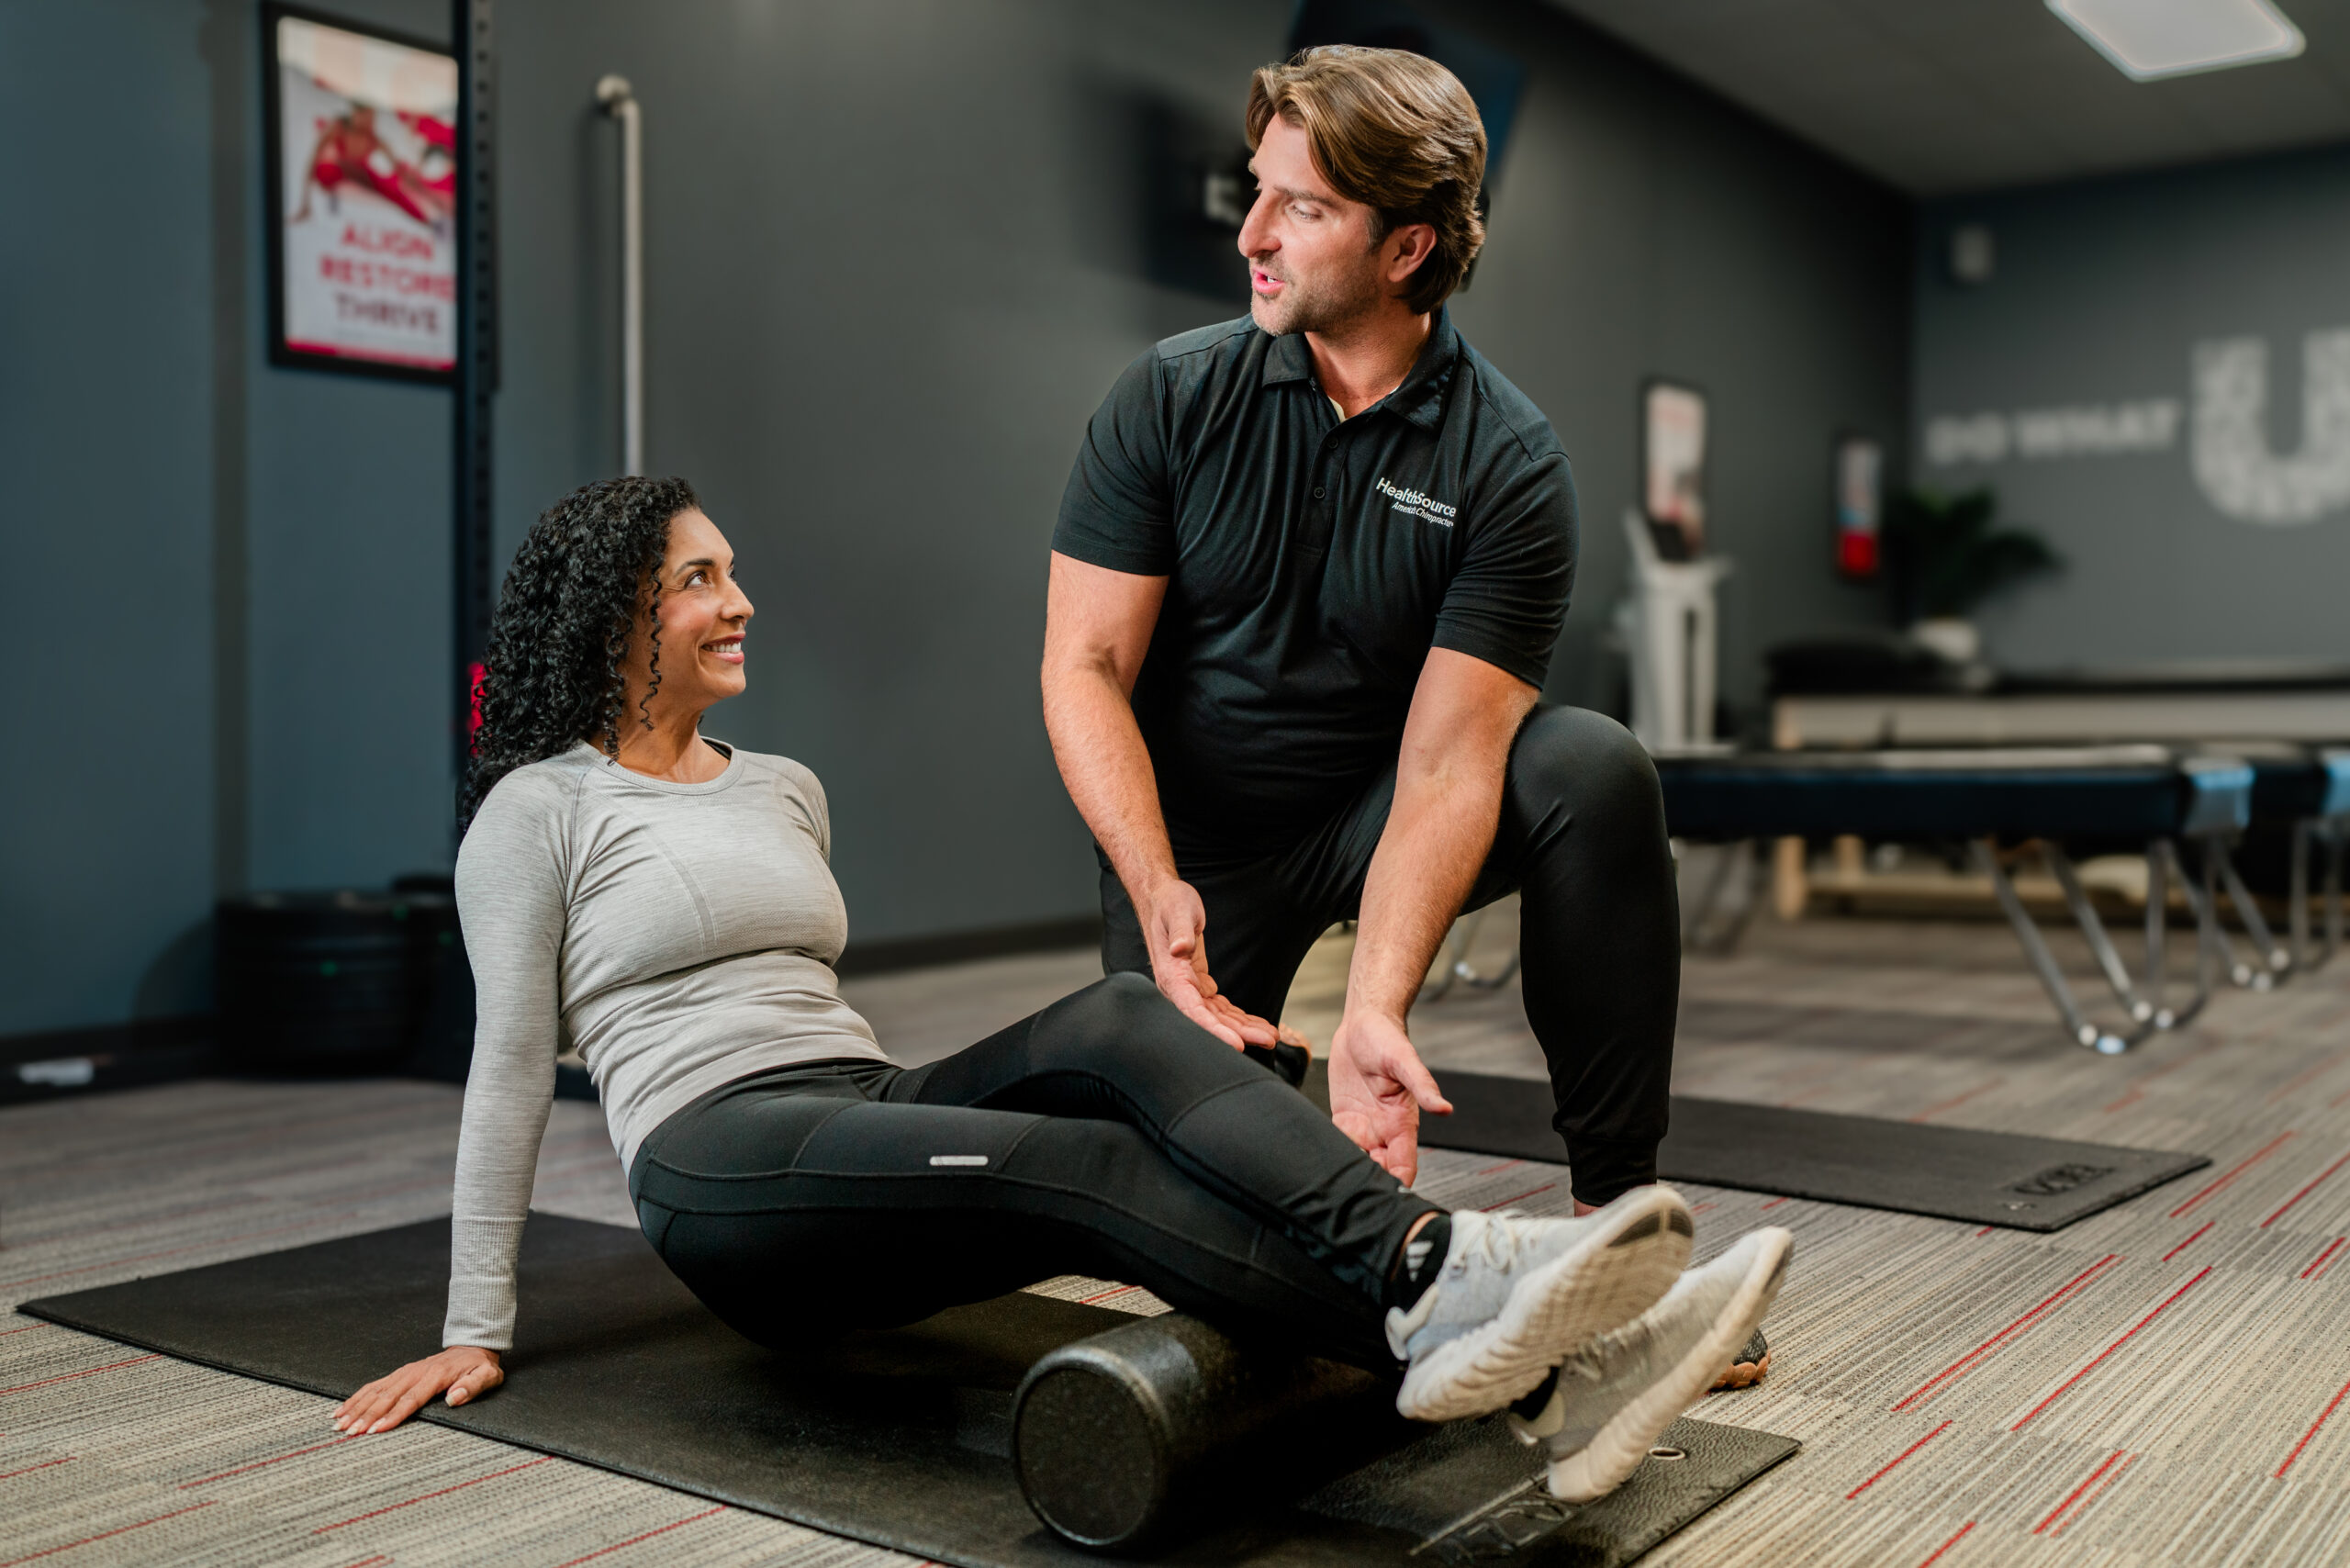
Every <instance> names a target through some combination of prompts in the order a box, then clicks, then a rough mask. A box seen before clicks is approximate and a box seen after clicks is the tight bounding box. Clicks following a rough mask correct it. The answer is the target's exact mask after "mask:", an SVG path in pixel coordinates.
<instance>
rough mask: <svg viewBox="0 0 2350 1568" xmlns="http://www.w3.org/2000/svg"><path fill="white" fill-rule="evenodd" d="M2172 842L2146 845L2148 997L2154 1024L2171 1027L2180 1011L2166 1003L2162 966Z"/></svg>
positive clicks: (2168, 913)
mask: <svg viewBox="0 0 2350 1568" xmlns="http://www.w3.org/2000/svg"><path fill="white" fill-rule="evenodd" d="M2170 857H2171V847H2170V841H2169V840H2168V839H2166V838H2158V839H2155V840H2154V841H2153V842H2152V843H2150V844H2148V845H2147V846H2146V1000H2147V1001H2149V1002H2153V1003H2154V1027H2155V1028H2157V1029H2168V1028H2171V1027H2173V1026H2174V1025H2177V1022H2178V1014H2177V1013H2175V1012H2174V1011H2173V1010H2172V1009H2170V1008H2168V1007H2166V1006H2165V1005H2164V1004H2163V981H2164V976H2163V969H2164V958H2165V952H2164V949H2165V947H2166V946H2168V943H2167V940H2166V938H2167V937H2168V936H2169V935H2170V889H2169V887H2168V886H2167V885H2166V884H2165V880H2164V873H2165V871H2166V870H2167V869H2168V868H2169V862H2170Z"/></svg>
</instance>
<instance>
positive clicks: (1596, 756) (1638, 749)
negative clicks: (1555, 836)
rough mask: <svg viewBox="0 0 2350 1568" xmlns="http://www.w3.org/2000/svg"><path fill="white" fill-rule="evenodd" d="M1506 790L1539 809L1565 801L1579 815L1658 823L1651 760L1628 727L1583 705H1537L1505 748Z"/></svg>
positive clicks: (1660, 809)
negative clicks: (1507, 767)
mask: <svg viewBox="0 0 2350 1568" xmlns="http://www.w3.org/2000/svg"><path fill="white" fill-rule="evenodd" d="M1509 793H1510V795H1511V797H1512V798H1513V799H1514V800H1515V801H1517V802H1518V803H1519V804H1520V805H1521V807H1524V808H1527V809H1530V810H1531V811H1533V812H1536V813H1538V814H1540V813H1545V812H1550V811H1553V810H1556V809H1558V808H1559V807H1561V806H1564V807H1565V808H1566V809H1567V810H1568V812H1571V813H1572V815H1573V816H1575V817H1578V818H1583V819H1585V820H1590V819H1592V818H1595V817H1604V818H1608V819H1613V820H1617V821H1625V820H1626V819H1628V822H1627V825H1632V824H1636V823H1642V822H1654V823H1659V824H1662V822H1663V818H1664V798H1663V792H1662V790H1661V789H1660V787H1659V786H1658V784H1657V778H1656V764H1655V763H1654V762H1652V761H1651V760H1650V757H1649V754H1648V750H1647V748H1646V747H1644V746H1642V745H1640V743H1639V741H1638V740H1636V739H1634V738H1633V735H1632V732H1631V731H1629V730H1628V729H1626V728H1625V727H1624V726H1623V725H1621V724H1619V723H1617V722H1616V721H1615V720H1613V719H1611V718H1609V717H1607V715H1606V714H1605V713H1595V712H1593V711H1590V710H1589V709H1587V708H1541V709H1538V710H1537V711H1535V714H1534V716H1533V717H1532V718H1530V719H1528V720H1527V722H1526V725H1525V727H1524V728H1523V729H1521V730H1520V731H1519V732H1518V735H1517V740H1516V744H1515V745H1513V746H1512V747H1511V749H1510V755H1509Z"/></svg>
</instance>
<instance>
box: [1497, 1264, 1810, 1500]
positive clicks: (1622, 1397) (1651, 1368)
mask: <svg viewBox="0 0 2350 1568" xmlns="http://www.w3.org/2000/svg"><path fill="white" fill-rule="evenodd" d="M1795 1245H1796V1238H1794V1237H1793V1236H1790V1235H1789V1234H1787V1232H1785V1231H1784V1230H1780V1229H1778V1228H1776V1227H1775V1226H1774V1227H1771V1228H1767V1229H1763V1230H1758V1231H1756V1232H1754V1233H1753V1234H1752V1235H1751V1236H1746V1237H1742V1238H1740V1240H1739V1242H1738V1245H1736V1246H1735V1247H1732V1248H1731V1249H1729V1251H1727V1252H1725V1253H1723V1254H1722V1255H1721V1256H1720V1257H1718V1258H1717V1259H1715V1260H1713V1261H1712V1262H1710V1263H1708V1264H1707V1265H1706V1266H1705V1267H1704V1268H1702V1269H1692V1270H1690V1271H1688V1272H1687V1273H1685V1274H1684V1275H1682V1276H1681V1279H1680V1281H1679V1282H1677V1283H1676V1284H1674V1285H1673V1289H1672V1290H1671V1291H1670V1292H1669V1293H1667V1294H1666V1295H1665V1298H1664V1299H1663V1300H1662V1301H1661V1302H1658V1303H1657V1304H1656V1305H1654V1306H1652V1307H1651V1308H1650V1309H1649V1310H1648V1311H1647V1312H1645V1313H1643V1314H1642V1315H1641V1316H1640V1318H1639V1321H1638V1322H1636V1323H1631V1324H1628V1325H1626V1326H1625V1327H1621V1328H1618V1329H1617V1330H1616V1331H1615V1332H1613V1333H1611V1334H1604V1335H1602V1336H1600V1338H1598V1339H1596V1340H1595V1341H1594V1342H1593V1343H1591V1344H1590V1345H1588V1346H1586V1347H1584V1348H1583V1349H1582V1350H1577V1351H1576V1352H1575V1353H1574V1354H1573V1355H1571V1356H1569V1357H1567V1358H1566V1360H1565V1361H1564V1362H1563V1363H1561V1366H1560V1368H1559V1371H1558V1375H1557V1379H1556V1382H1555V1385H1554V1386H1553V1387H1552V1389H1551V1391H1550V1398H1549V1400H1548V1401H1547V1402H1545V1403H1544V1404H1543V1405H1542V1406H1541V1407H1540V1410H1539V1413H1537V1414H1536V1415H1534V1416H1532V1417H1525V1416H1521V1415H1518V1414H1516V1413H1513V1414H1512V1415H1511V1416H1510V1418H1509V1424H1510V1428H1511V1429H1512V1430H1513V1431H1515V1432H1516V1434H1517V1435H1518V1438H1519V1439H1521V1440H1522V1441H1524V1442H1526V1443H1527V1444H1529V1445H1530V1444H1535V1443H1539V1444H1541V1445H1542V1447H1543V1448H1544V1449H1546V1450H1549V1454H1550V1495H1552V1496H1553V1497H1556V1498H1558V1499H1560V1500H1561V1502H1567V1503H1589V1502H1593V1501H1595V1500H1596V1499H1598V1498H1601V1497H1604V1496H1606V1495H1607V1494H1608V1493H1610V1492H1613V1491H1614V1490H1616V1488H1617V1487H1618V1486H1621V1485H1622V1484H1624V1483H1625V1481H1626V1480H1628V1478H1629V1477H1630V1475H1631V1473H1632V1472H1633V1471H1635V1470H1637V1469H1639V1465H1640V1461H1641V1460H1643V1459H1645V1458H1647V1457H1648V1451H1649V1445H1650V1444H1651V1443H1653V1442H1655V1441H1656V1439H1658V1437H1659V1436H1660V1435H1662V1433H1663V1431H1664V1429H1665V1428H1667V1427H1669V1426H1671V1425H1673V1419H1674V1418H1675V1417H1678V1416H1679V1415H1680V1414H1681V1413H1682V1412H1683V1411H1684V1410H1686V1409H1688V1408H1689V1406H1692V1405H1694V1404H1695V1403H1696V1402H1697V1400H1698V1399H1699V1397H1700V1396H1702V1395H1703V1394H1705V1392H1706V1390H1707V1388H1708V1387H1710V1386H1711V1385H1712V1383H1713V1381H1714V1379H1716V1378H1717V1377H1719V1376H1720V1375H1721V1373H1722V1372H1723V1370H1724V1369H1725V1368H1727V1367H1729V1365H1730V1363H1731V1361H1734V1360H1735V1359H1736V1357H1737V1355H1738V1351H1739V1349H1740V1347H1741V1346H1743V1345H1744V1344H1745V1343H1746V1340H1747V1336H1749V1335H1750V1334H1752V1333H1753V1332H1754V1330H1755V1327H1756V1326H1757V1325H1759V1324H1760V1323H1761V1322H1762V1315H1763V1314H1764V1313H1766V1312H1768V1311H1770V1309H1771V1303H1772V1301H1773V1300H1774V1298H1775V1297H1776V1296H1777V1295H1778V1294H1779V1283H1780V1282H1781V1281H1782V1280H1784V1279H1785V1278H1786V1272H1787V1260H1789V1259H1790V1258H1792V1257H1793V1256H1794V1255H1795ZM1527 1403H1529V1404H1531V1403H1532V1401H1530V1400H1529V1401H1528V1402H1527Z"/></svg>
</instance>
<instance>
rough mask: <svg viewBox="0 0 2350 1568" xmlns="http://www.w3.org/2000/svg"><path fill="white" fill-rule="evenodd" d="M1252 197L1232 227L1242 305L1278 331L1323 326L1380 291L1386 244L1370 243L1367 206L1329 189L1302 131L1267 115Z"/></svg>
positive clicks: (1372, 302)
mask: <svg viewBox="0 0 2350 1568" xmlns="http://www.w3.org/2000/svg"><path fill="white" fill-rule="evenodd" d="M1248 167H1249V170H1250V172H1251V173H1253V174H1255V175H1256V176H1257V203H1256V205H1255V206H1254V207H1250V208H1249V209H1248V222H1246V223H1244V224H1242V225H1241V228H1240V253H1241V254H1242V255H1244V256H1246V257H1248V292H1249V295H1250V299H1249V305H1248V312H1249V314H1250V315H1251V316H1253V317H1255V318H1256V321H1257V325H1258V326H1259V327H1262V328H1263V329H1264V330H1266V331H1268V332H1271V333H1273V334H1274V335H1275V336H1279V335H1281V334H1282V333H1285V332H1329V331H1334V330H1337V329H1339V328H1341V327H1344V326H1345V325H1347V324H1348V322H1350V321H1352V320H1354V319H1358V318H1360V317H1361V316H1363V315H1365V314H1366V313H1368V312H1370V311H1371V310H1374V309H1376V308H1378V307H1379V305H1380V304H1381V303H1382V301H1383V300H1384V299H1385V298H1386V297H1387V292H1388V286H1387V283H1386V280H1385V278H1384V277H1383V276H1382V273H1383V271H1384V267H1383V265H1382V263H1383V262H1384V261H1385V252H1386V250H1387V249H1388V247H1386V246H1377V247H1374V246H1373V245H1372V244H1371V217H1372V214H1371V208H1370V207H1365V206H1364V205H1363V204H1362V203H1360V202H1358V201H1348V200H1347V199H1346V198H1345V197H1344V196H1339V195H1338V194H1337V192H1335V191H1333V190H1332V189H1331V188H1330V185H1329V182H1328V181H1326V180H1325V179H1324V178H1323V177H1322V175H1321V173H1320V171H1318V170H1316V169H1315V166H1314V153H1313V150H1312V147H1311V145H1310V144H1309V143H1308V142H1307V141H1306V139H1305V132H1304V131H1303V130H1300V129H1298V128H1297V127H1295V126H1293V125H1292V124H1290V123H1289V121H1287V120H1285V119H1283V118H1281V116H1279V115H1275V116H1274V117H1273V118H1271V119H1270V120H1269V121H1267V122H1266V125H1265V134H1264V139H1263V140H1261V141H1259V143H1258V146H1257V155H1256V157H1254V158H1252V159H1250V160H1249V161H1248Z"/></svg>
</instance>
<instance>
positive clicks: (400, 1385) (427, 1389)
mask: <svg viewBox="0 0 2350 1568" xmlns="http://www.w3.org/2000/svg"><path fill="white" fill-rule="evenodd" d="M505 1381H506V1370H505V1369H504V1368H503V1367H501V1366H499V1365H498V1352H497V1351H496V1350H483V1349H481V1348H480V1347H479V1346H477V1345H452V1346H450V1347H449V1348H448V1349H447V1350H443V1351H442V1352H441V1353H440V1354H439V1355H437V1356H427V1357H425V1358H424V1360H422V1361H410V1362H408V1365H406V1366H404V1367H402V1368H400V1370H399V1371H397V1372H394V1373H392V1374H391V1375H390V1376H388V1377H379V1378H377V1379H376V1380H375V1382H373V1383H369V1384H368V1385H367V1386H366V1387H364V1388H363V1389H361V1390H360V1391H359V1392H358V1393H356V1394H353V1395H352V1396H351V1397H350V1398H348V1399H346V1400H344V1401H343V1402H342V1403H341V1405H339V1406H336V1407H335V1412H334V1429H335V1430H336V1431H338V1432H345V1433H348V1434H349V1435H351V1436H353V1437H357V1436H358V1435H359V1434H360V1433H362V1432H388V1431H390V1430H391V1429H392V1428H394V1427H397V1426H398V1425H399V1424H400V1423H401V1422H402V1421H405V1420H407V1419H408V1417H410V1416H413V1415H415V1414H416V1413H417V1412H418V1411H419V1410H421V1409H423V1408H424V1407H425V1406H427V1405H430V1404H431V1403H432V1401H433V1398H434V1396H435V1395H438V1394H447V1395H448V1396H449V1403H450V1404H452V1405H463V1404H464V1403H466V1402H467V1401H468V1400H474V1399H478V1398H480V1397H481V1396H482V1395H483V1394H487V1393H488V1392H489V1391H490V1390H491V1389H493V1388H496V1387H497V1386H498V1384H499V1383H504V1382H505Z"/></svg>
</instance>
